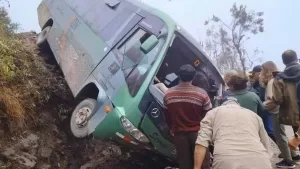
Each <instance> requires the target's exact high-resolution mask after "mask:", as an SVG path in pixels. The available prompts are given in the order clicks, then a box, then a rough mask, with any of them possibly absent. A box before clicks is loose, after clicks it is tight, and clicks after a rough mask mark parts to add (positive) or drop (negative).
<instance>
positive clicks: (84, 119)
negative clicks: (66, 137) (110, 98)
mask: <svg viewBox="0 0 300 169" xmlns="http://www.w3.org/2000/svg"><path fill="white" fill-rule="evenodd" d="M95 107H96V100H95V99H91V98H88V99H85V100H83V101H81V102H80V103H79V104H78V105H77V106H76V108H75V109H74V111H73V113H72V116H71V119H70V127H71V132H72V134H73V135H74V136H75V137H77V138H84V137H87V136H88V135H89V132H88V118H89V117H90V115H91V114H92V112H93V110H94V109H95Z"/></svg>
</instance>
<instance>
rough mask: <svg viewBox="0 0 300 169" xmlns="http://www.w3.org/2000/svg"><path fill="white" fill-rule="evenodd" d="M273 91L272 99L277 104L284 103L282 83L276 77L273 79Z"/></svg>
mask: <svg viewBox="0 0 300 169" xmlns="http://www.w3.org/2000/svg"><path fill="white" fill-rule="evenodd" d="M272 92H273V97H272V101H273V102H274V103H275V104H277V105H280V104H282V103H283V91H282V83H281V82H280V81H279V80H277V79H274V81H273V86H272Z"/></svg>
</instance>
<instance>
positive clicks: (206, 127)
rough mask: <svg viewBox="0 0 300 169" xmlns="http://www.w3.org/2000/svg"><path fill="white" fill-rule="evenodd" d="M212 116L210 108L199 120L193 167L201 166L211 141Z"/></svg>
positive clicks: (212, 112)
mask: <svg viewBox="0 0 300 169" xmlns="http://www.w3.org/2000/svg"><path fill="white" fill-rule="evenodd" d="M213 116H214V110H211V111H209V112H207V114H206V116H205V117H204V118H203V120H202V121H201V122H200V126H201V127H200V130H199V132H198V137H197V140H196V146H195V154H194V169H200V168H201V166H202V163H203V160H204V158H205V154H206V151H207V148H208V146H209V143H210V142H212V137H213V129H212V126H213Z"/></svg>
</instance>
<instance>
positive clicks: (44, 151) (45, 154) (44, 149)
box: [40, 147, 53, 158]
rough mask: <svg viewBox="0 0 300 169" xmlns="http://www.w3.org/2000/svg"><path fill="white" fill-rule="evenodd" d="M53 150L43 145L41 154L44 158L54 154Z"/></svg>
mask: <svg viewBox="0 0 300 169" xmlns="http://www.w3.org/2000/svg"><path fill="white" fill-rule="evenodd" d="M52 152H53V150H52V149H50V148H48V147H42V148H41V149H40V156H41V157H43V158H49V157H50V156H51V154H52Z"/></svg>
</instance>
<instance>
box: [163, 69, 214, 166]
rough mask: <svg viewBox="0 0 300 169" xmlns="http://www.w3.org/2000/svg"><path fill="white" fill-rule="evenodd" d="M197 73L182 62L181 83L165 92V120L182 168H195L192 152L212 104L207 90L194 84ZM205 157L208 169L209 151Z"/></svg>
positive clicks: (205, 164)
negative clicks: (172, 136)
mask: <svg viewBox="0 0 300 169" xmlns="http://www.w3.org/2000/svg"><path fill="white" fill-rule="evenodd" d="M195 74H196V70H195V69H194V67H192V66H191V65H183V66H181V67H180V69H179V78H180V83H179V84H178V85H177V86H175V87H173V88H170V89H168V90H167V92H166V94H165V96H164V104H165V108H166V121H167V123H168V126H169V127H170V129H171V133H172V134H174V144H175V147H176V150H177V159H178V163H179V168H180V169H193V166H194V162H193V161H194V158H193V154H194V149H195V142H196V139H197V134H198V131H199V129H200V121H201V120H202V119H203V118H204V116H205V114H206V112H208V111H209V110H210V109H211V108H212V104H211V101H210V99H209V96H208V95H207V93H206V91H205V90H203V89H201V88H199V87H196V86H193V85H192V81H193V79H194V77H195ZM207 152H208V151H207ZM205 159H206V160H205V162H204V164H203V166H202V169H204V168H205V169H206V168H207V169H209V167H210V164H209V162H210V158H209V154H207V157H206V158H205Z"/></svg>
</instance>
